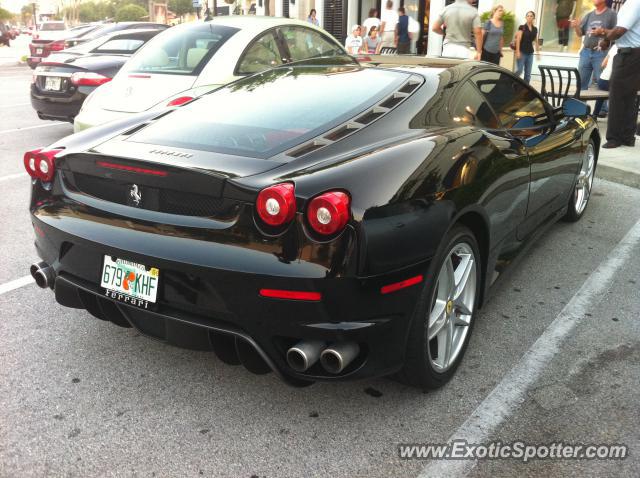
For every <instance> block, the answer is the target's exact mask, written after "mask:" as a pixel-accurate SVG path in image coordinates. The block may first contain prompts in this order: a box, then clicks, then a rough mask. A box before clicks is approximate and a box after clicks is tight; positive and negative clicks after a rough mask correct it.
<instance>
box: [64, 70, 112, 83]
mask: <svg viewBox="0 0 640 478" xmlns="http://www.w3.org/2000/svg"><path fill="white" fill-rule="evenodd" d="M109 81H111V78H109V77H107V76H103V75H100V74H98V73H94V72H92V71H77V72H76V73H74V74H73V75H71V83H73V84H74V85H76V86H100V85H103V84H105V83H107V82H109Z"/></svg>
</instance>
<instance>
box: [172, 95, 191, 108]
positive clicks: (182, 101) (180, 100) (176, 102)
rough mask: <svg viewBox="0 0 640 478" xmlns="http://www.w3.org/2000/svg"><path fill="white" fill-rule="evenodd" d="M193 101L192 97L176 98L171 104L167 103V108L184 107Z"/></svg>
mask: <svg viewBox="0 0 640 478" xmlns="http://www.w3.org/2000/svg"><path fill="white" fill-rule="evenodd" d="M192 99H193V97H192V96H180V97H179V98H175V99H173V100H171V101H169V103H167V106H180V105H183V104H185V103H188V102H189V101H191V100H192Z"/></svg>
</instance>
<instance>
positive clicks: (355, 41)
mask: <svg viewBox="0 0 640 478" xmlns="http://www.w3.org/2000/svg"><path fill="white" fill-rule="evenodd" d="M361 32H362V29H361V28H360V25H354V26H353V27H351V35H349V36H348V37H347V39H346V40H345V42H344V47H345V48H346V49H347V53H348V54H349V55H357V54H358V53H360V52H362V44H363V41H362V36H361V35H360V34H361Z"/></svg>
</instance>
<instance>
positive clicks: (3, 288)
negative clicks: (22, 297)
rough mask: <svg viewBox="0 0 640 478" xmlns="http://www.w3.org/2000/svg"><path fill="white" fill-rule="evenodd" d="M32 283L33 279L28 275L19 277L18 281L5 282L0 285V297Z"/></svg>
mask: <svg viewBox="0 0 640 478" xmlns="http://www.w3.org/2000/svg"><path fill="white" fill-rule="evenodd" d="M32 282H33V277H31V276H30V275H29V276H24V277H20V279H16V280H12V281H11V282H7V283H5V284H0V295H2V294H5V293H7V292H11V291H12V290H15V289H19V288H20V287H24V286H25V285H29V284H31V283H32Z"/></svg>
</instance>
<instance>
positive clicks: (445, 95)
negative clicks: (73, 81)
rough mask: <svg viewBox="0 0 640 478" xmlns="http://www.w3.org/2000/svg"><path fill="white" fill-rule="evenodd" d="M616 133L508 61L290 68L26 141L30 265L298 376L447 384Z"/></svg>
mask: <svg viewBox="0 0 640 478" xmlns="http://www.w3.org/2000/svg"><path fill="white" fill-rule="evenodd" d="M599 146H600V135H599V133H598V129H597V127H596V124H595V123H594V121H593V120H592V119H591V118H590V117H589V116H588V107H587V106H586V105H585V104H584V103H581V102H578V101H576V100H573V99H571V100H567V101H566V102H565V103H564V105H563V106H562V107H557V108H553V107H552V106H550V104H548V103H547V102H546V101H544V100H543V99H542V98H541V97H540V96H539V95H538V93H537V92H536V91H535V90H533V89H532V88H530V87H529V86H528V85H526V84H525V83H523V82H522V81H521V80H520V79H518V78H516V77H515V76H513V75H512V74H511V73H510V72H508V71H506V70H503V69H500V68H499V67H495V66H494V65H489V64H485V63H479V62H457V61H453V60H452V61H449V60H443V59H438V60H432V61H427V64H426V65H423V66H420V67H397V68H375V67H362V66H359V65H353V64H332V65H328V66H327V65H324V66H317V65H310V64H306V65H303V64H301V65H285V66H283V67H281V68H277V69H274V70H269V71H267V72H264V73H261V74H258V75H256V76H252V77H249V78H245V79H242V80H239V81H237V82H235V83H232V84H230V85H228V86H226V87H224V88H221V89H219V90H216V91H214V92H212V93H210V94H207V95H204V96H202V97H200V98H197V99H195V100H193V101H191V102H189V103H187V104H184V105H182V106H179V107H175V108H172V109H168V110H166V111H164V112H161V113H158V112H157V111H156V112H149V113H144V114H141V115H138V116H136V117H135V118H128V119H126V120H122V121H120V122H115V123H110V124H107V125H104V126H101V127H98V128H94V129H90V130H87V131H85V132H82V133H79V134H76V135H73V136H69V137H68V138H65V139H63V140H61V141H59V142H57V143H55V144H53V145H51V146H50V147H47V148H43V149H39V150H35V151H30V152H28V153H26V154H25V157H24V161H25V167H26V169H27V171H28V172H29V174H30V175H31V177H32V196H31V203H30V211H31V218H32V222H33V227H34V230H35V245H36V249H37V252H38V254H39V256H40V257H41V259H42V262H40V263H38V264H34V265H33V266H32V268H31V272H32V274H33V276H34V278H35V279H36V281H37V283H38V285H40V286H41V287H49V288H51V289H53V291H54V292H55V297H56V300H57V301H58V302H59V303H60V304H62V305H64V306H67V307H75V308H84V309H86V310H88V311H89V312H90V313H91V314H93V315H94V316H96V317H97V318H99V319H102V320H108V321H111V322H113V323H115V324H117V325H121V326H124V327H135V328H136V329H138V330H139V331H141V332H142V333H143V334H146V335H148V336H151V337H154V338H157V339H160V340H162V341H166V342H167V343H170V344H174V345H177V346H182V347H190V348H194V349H213V350H214V351H215V352H216V354H217V355H218V356H219V357H220V359H221V360H222V361H223V362H226V363H229V364H239V363H242V364H244V365H245V366H246V367H247V368H248V369H249V370H251V371H253V372H256V373H265V372H268V371H270V370H272V371H275V372H276V373H277V374H278V375H279V376H280V377H282V378H283V379H284V380H286V381H287V382H289V383H291V384H295V385H305V384H309V383H312V382H314V381H318V380H341V379H355V378H363V377H371V376H379V375H391V374H394V375H395V376H397V377H398V378H399V379H400V380H402V381H404V382H406V383H408V384H411V385H414V386H418V387H421V388H435V387H438V386H441V385H443V384H444V383H445V382H446V381H447V380H448V379H449V378H450V377H451V376H452V375H453V374H454V372H455V370H456V368H457V367H458V365H459V364H460V361H461V359H462V357H463V355H464V352H465V348H466V347H467V344H468V342H469V337H470V334H471V330H472V328H473V325H474V319H475V317H476V311H477V309H478V308H479V307H480V306H481V305H482V304H483V302H484V301H485V300H486V298H487V293H488V289H489V287H490V286H491V284H492V283H493V282H494V280H495V279H496V278H497V277H498V276H499V275H500V273H501V272H502V271H503V269H504V268H505V266H507V265H508V264H509V263H510V262H511V261H512V260H513V258H514V257H515V256H516V255H517V253H518V252H519V251H521V250H522V249H523V247H524V246H525V245H526V244H527V242H528V241H530V240H531V239H532V238H534V237H536V235H537V234H538V233H539V232H540V231H542V230H544V228H545V226H547V225H549V224H552V223H553V222H554V221H556V220H557V219H560V218H565V219H567V220H569V221H576V220H578V219H579V218H580V217H581V216H582V215H583V213H584V211H585V208H586V207H587V203H588V201H589V197H590V192H591V187H592V182H593V177H594V171H595V166H596V162H597V157H598V151H599Z"/></svg>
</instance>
